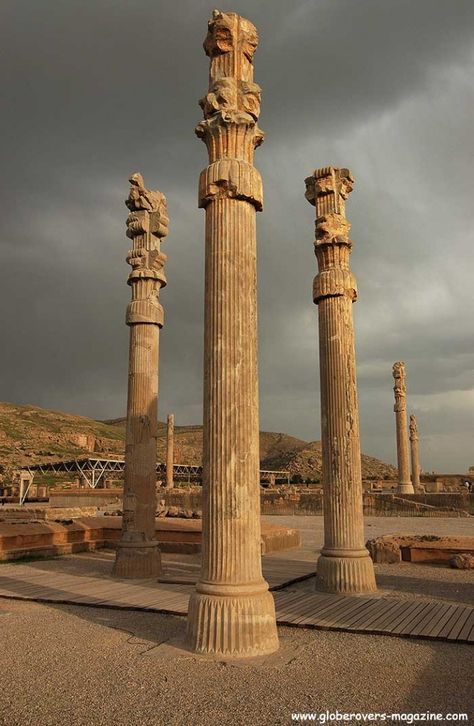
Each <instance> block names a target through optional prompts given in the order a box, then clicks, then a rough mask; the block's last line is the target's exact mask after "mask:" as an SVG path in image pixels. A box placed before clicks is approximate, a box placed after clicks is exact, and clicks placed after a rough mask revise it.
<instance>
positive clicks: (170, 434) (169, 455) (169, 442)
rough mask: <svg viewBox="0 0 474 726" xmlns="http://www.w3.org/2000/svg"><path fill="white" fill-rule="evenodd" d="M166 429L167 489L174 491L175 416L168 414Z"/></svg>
mask: <svg viewBox="0 0 474 726" xmlns="http://www.w3.org/2000/svg"><path fill="white" fill-rule="evenodd" d="M167 424H168V426H167V429H166V488H167V489H172V488H173V485H174V481H173V464H174V414H173V413H170V414H168V421H167Z"/></svg>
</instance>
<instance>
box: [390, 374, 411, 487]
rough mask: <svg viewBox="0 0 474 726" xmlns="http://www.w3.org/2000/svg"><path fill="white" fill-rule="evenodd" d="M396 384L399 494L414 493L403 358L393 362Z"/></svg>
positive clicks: (394, 388)
mask: <svg viewBox="0 0 474 726" xmlns="http://www.w3.org/2000/svg"><path fill="white" fill-rule="evenodd" d="M392 374H393V378H394V380H395V385H394V387H393V392H394V394H395V405H394V407H393V410H394V412H395V425H396V432H397V463H398V487H397V492H398V493H399V494H413V492H414V489H413V484H412V483H411V479H410V463H409V461H408V427H407V402H406V398H407V384H406V373H405V363H404V362H403V361H402V360H399V361H397V362H396V363H394V364H393V369H392Z"/></svg>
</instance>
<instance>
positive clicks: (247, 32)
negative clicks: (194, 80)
mask: <svg viewBox="0 0 474 726" xmlns="http://www.w3.org/2000/svg"><path fill="white" fill-rule="evenodd" d="M207 27H208V30H207V35H206V39H205V40H204V44H203V46H204V50H205V52H206V55H208V56H209V58H211V61H212V60H213V59H217V58H219V57H222V56H225V55H227V54H232V56H233V57H232V58H231V59H230V60H231V64H230V65H229V62H228V61H229V58H227V59H226V60H227V63H225V62H223V63H217V64H215V65H214V69H215V70H216V71H219V70H221V71H223V70H225V69H226V70H227V71H229V70H231V69H232V70H233V72H230V73H229V72H227V73H224V74H223V75H226V76H229V75H232V76H237V75H239V76H241V77H242V78H246V79H247V80H251V77H252V73H253V71H252V60H253V56H254V53H255V51H256V49H257V45H258V33H257V28H256V27H255V25H254V24H253V23H251V22H250V20H247V19H246V18H243V17H242V16H241V15H239V14H238V13H234V12H228V13H226V12H222V10H213V11H212V15H211V19H210V20H209V22H208V24H207ZM221 60H222V61H224V59H223V58H221ZM211 70H212V66H211Z"/></svg>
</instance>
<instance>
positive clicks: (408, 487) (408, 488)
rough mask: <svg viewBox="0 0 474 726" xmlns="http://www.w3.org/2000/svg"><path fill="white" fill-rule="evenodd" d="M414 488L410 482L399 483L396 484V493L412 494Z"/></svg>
mask: <svg viewBox="0 0 474 726" xmlns="http://www.w3.org/2000/svg"><path fill="white" fill-rule="evenodd" d="M414 493H415V489H414V488H413V484H412V483H411V482H408V483H406V484H405V483H404V484H399V485H398V486H397V494H414Z"/></svg>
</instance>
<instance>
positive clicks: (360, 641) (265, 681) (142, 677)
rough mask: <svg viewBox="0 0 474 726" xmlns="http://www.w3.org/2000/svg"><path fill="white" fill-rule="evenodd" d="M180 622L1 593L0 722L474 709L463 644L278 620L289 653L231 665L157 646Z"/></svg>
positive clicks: (271, 719) (282, 719)
mask: <svg viewBox="0 0 474 726" xmlns="http://www.w3.org/2000/svg"><path fill="white" fill-rule="evenodd" d="M184 623H185V621H184V619H183V618H176V617H173V616H163V615H156V614H152V613H138V612H121V611H115V610H108V611H106V610H103V609H95V608H84V607H73V606H60V605H43V604H39V603H25V602H19V601H7V600H0V628H1V631H0V632H1V641H2V642H1V651H0V667H1V673H2V676H1V679H2V688H1V690H0V723H1V724H3V725H5V726H30V725H35V726H36V725H38V726H57V725H58V726H59V725H62V724H67V725H68V726H69V725H74V726H94V725H95V724H101V725H102V726H108V725H109V724H110V725H112V724H118V725H122V724H123V725H124V726H125V725H127V726H138V725H140V726H142V725H148V724H150V725H151V724H159V725H161V724H164V725H168V724H170V725H174V724H176V725H179V726H181V725H182V724H193V725H194V724H195V725H196V726H200V725H201V724H203V725H204V724H205V725H206V726H210V725H211V724H230V725H231V726H233V725H234V724H235V725H236V726H237V725H240V724H242V725H244V724H245V725H246V726H247V725H254V724H256V725H260V724H262V725H266V724H269V725H272V724H290V723H292V719H291V714H292V712H301V711H302V712H321V711H325V710H326V709H328V710H329V711H336V709H338V710H339V711H348V712H353V711H361V712H377V711H378V712H394V711H396V712H424V711H428V710H429V711H438V712H443V713H446V712H467V713H469V714H470V716H471V718H472V714H473V712H474V703H473V691H472V684H471V680H470V678H471V677H472V673H473V672H474V649H473V648H472V647H470V646H468V645H462V644H461V645H455V644H450V643H436V642H422V641H410V640H402V639H399V638H388V637H384V636H369V635H354V634H350V633H331V632H320V631H312V630H296V629H288V628H281V629H280V631H279V632H280V638H281V644H282V649H283V652H285V651H288V654H289V656H288V658H287V662H283V663H280V664H279V665H277V666H275V665H272V664H271V663H269V664H267V665H263V666H259V667H256V666H255V665H247V664H246V665H241V666H239V667H234V666H232V665H224V664H222V663H218V662H210V661H206V660H198V659H196V658H194V657H193V656H191V655H187V654H184V655H183V656H180V655H179V656H178V657H174V658H166V657H163V655H161V654H160V650H161V651H162V650H163V647H162V648H161V649H160V646H159V644H160V643H162V642H163V641H166V640H167V639H169V638H174V637H176V636H181V635H182V634H183V633H184ZM165 650H166V646H165ZM372 723H374V722H372ZM375 723H377V722H375ZM379 723H380V721H379ZM464 723H466V722H464Z"/></svg>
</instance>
